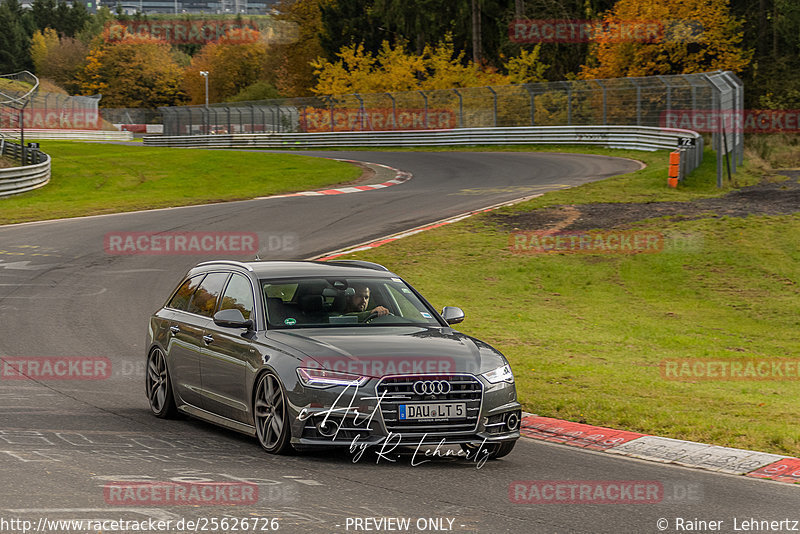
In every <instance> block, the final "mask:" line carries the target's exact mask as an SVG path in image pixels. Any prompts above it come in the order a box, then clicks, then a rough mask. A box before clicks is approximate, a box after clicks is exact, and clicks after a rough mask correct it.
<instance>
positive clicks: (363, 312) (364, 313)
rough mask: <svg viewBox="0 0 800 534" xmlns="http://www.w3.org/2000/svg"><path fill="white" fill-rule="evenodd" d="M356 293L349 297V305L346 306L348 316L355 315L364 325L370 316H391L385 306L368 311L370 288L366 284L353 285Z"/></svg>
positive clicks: (345, 311)
mask: <svg viewBox="0 0 800 534" xmlns="http://www.w3.org/2000/svg"><path fill="white" fill-rule="evenodd" d="M351 287H352V288H353V289H354V290H355V293H354V294H352V295H348V296H347V303H346V304H345V309H344V313H345V314H347V315H355V316H356V317H358V322H359V323H363V322H364V321H366V320H367V318H368V317H369V316H370V315H373V314H375V315H376V316H377V317H382V316H384V315H388V314H389V310H387V309H386V308H384V307H383V306H376V307H375V308H373V309H371V310H368V309H367V306H368V305H369V286H366V285H364V284H353V285H352V286H351Z"/></svg>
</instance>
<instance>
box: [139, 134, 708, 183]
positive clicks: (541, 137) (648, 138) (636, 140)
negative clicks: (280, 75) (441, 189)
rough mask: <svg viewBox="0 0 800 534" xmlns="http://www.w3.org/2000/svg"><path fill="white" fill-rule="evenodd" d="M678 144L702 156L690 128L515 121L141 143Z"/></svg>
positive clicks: (692, 157)
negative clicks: (515, 124)
mask: <svg viewBox="0 0 800 534" xmlns="http://www.w3.org/2000/svg"><path fill="white" fill-rule="evenodd" d="M685 138H689V139H692V140H693V143H694V144H693V146H683V147H681V149H682V150H684V151H685V153H686V154H685V156H686V168H685V171H686V173H687V174H688V173H689V172H691V171H693V170H694V169H696V168H697V167H698V166H699V165H700V163H701V162H702V161H703V137H702V136H701V135H700V134H699V133H697V132H693V131H691V130H679V129H668V128H655V127H649V126H610V125H605V126H535V127H532V126H521V127H509V128H459V129H453V130H418V131H403V132H396V131H384V132H318V133H274V134H222V135H192V136H187V135H180V136H158V137H155V136H153V137H145V138H144V144H145V145H147V146H171V147H195V148H325V147H348V146H367V147H369V146H380V147H402V146H458V145H521V144H522V145H527V144H532V145H548V144H553V145H555V144H558V145H567V144H569V145H596V146H603V147H607V148H627V149H633V150H675V149H676V148H678V145H679V140H680V139H685Z"/></svg>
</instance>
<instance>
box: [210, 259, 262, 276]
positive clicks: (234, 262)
mask: <svg viewBox="0 0 800 534" xmlns="http://www.w3.org/2000/svg"><path fill="white" fill-rule="evenodd" d="M215 263H217V264H218V263H221V264H223V265H235V266H237V267H242V268H244V269H247V270H248V271H250V272H251V273H252V272H253V268H252V267H250V266H249V265H247V264H246V263H243V262H241V261H235V260H211V261H204V262H202V263H198V264H197V267H200V266H201V265H213V264H215Z"/></svg>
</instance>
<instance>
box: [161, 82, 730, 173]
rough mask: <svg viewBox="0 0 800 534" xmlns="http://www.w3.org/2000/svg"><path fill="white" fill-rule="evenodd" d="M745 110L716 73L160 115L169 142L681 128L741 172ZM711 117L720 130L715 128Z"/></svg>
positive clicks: (176, 110)
mask: <svg viewBox="0 0 800 534" xmlns="http://www.w3.org/2000/svg"><path fill="white" fill-rule="evenodd" d="M743 102H744V87H743V84H742V82H741V80H739V78H737V77H736V75H734V74H733V73H730V72H721V71H717V72H711V73H701V74H683V75H673V76H650V77H641V78H612V79H605V80H572V81H563V82H546V83H533V84H522V85H505V86H495V87H472V88H460V89H447V90H433V91H404V92H395V93H371V94H352V95H337V96H321V97H311V98H285V99H275V100H261V101H254V102H236V103H223V104H212V105H210V106H202V105H201V106H182V107H164V108H159V109H160V110H161V112H162V113H163V120H164V134H165V135H170V136H175V135H198V134H228V133H295V132H344V131H386V130H442V129H454V128H481V127H489V128H492V127H513V126H570V125H623V126H625V125H629V126H654V127H664V128H684V129H689V130H700V131H704V132H709V133H712V134H713V137H714V139H713V146H714V148H715V149H717V150H718V154H719V155H720V157H721V156H722V155H723V154H725V153H726V151H725V150H721V149H723V148H725V147H727V152H731V153H733V154H734V155H735V157H734V158H733V170H734V171H735V166H736V163H737V159H738V162H739V163H741V158H742V155H743V136H742V133H741V129H740V128H739V129H737V128H733V127H730V121H734V122H735V117H737V116H740V114H741V112H742V111H743V109H742V108H743ZM737 114H738V115H737ZM713 117H717V122H716V124H718V125H719V126H718V127H715V128H712V129H709V128H708V123H709V122H713V121H714V119H713ZM720 118H721V120H719V119H720ZM699 123H702V124H699ZM698 125H699V126H702V127H698ZM734 130H738V131H734Z"/></svg>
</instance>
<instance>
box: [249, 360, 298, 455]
mask: <svg viewBox="0 0 800 534" xmlns="http://www.w3.org/2000/svg"><path fill="white" fill-rule="evenodd" d="M253 413H254V417H255V424H256V434H257V436H258V442H259V443H260V444H261V447H263V448H264V450H265V451H267V452H269V453H271V454H284V453H287V452H289V451H290V449H291V445H290V443H289V438H290V429H289V420H288V409H287V406H286V394H285V393H284V391H283V386H282V385H281V382H280V380H278V377H277V376H275V374H274V373H272V372H271V371H269V372H266V373H264V374H263V375H261V377H260V378H259V379H258V383H257V384H256V395H255V401H254V406H253Z"/></svg>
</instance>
